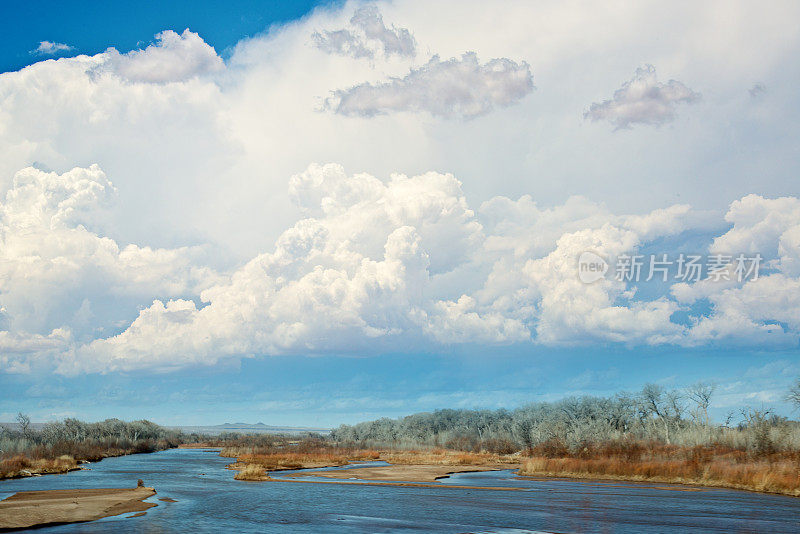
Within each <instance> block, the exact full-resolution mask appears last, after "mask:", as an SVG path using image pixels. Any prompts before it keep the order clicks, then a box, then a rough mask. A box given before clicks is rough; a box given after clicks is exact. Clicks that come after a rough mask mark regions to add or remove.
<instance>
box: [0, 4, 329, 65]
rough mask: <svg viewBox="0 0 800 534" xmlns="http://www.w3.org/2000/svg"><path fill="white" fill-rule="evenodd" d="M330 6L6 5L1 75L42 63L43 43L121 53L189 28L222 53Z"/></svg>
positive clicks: (0, 50)
mask: <svg viewBox="0 0 800 534" xmlns="http://www.w3.org/2000/svg"><path fill="white" fill-rule="evenodd" d="M321 4H324V5H330V4H334V3H333V2H314V1H293V2H278V1H270V2H258V1H242V0H233V1H231V2H224V3H220V2H211V1H197V2H180V1H176V2H152V1H147V2H137V3H136V4H125V3H120V2H99V1H85V2H58V1H54V0H52V1H37V0H34V1H31V2H14V3H11V2H9V3H7V4H6V5H5V6H4V7H3V21H2V22H0V27H2V34H0V72H7V71H14V70H18V69H20V68H22V67H24V66H26V65H30V64H31V63H34V62H36V61H38V60H39V59H41V58H40V57H37V56H36V55H35V54H31V50H35V49H36V48H37V47H38V46H39V43H40V42H42V41H50V42H54V43H63V44H67V45H68V46H71V47H73V48H74V50H71V51H64V52H61V53H58V54H55V56H56V57H58V56H69V55H74V54H76V53H80V54H90V55H91V54H97V53H100V52H103V51H104V50H106V49H107V48H108V47H110V46H113V47H114V48H116V49H117V50H119V51H121V52H127V51H129V50H133V49H136V48H139V47H140V46H141V45H142V44H143V43H144V44H146V43H149V42H150V41H151V40H152V39H153V35H155V34H156V33H158V32H160V31H163V30H175V31H178V32H180V31H183V30H184V29H186V28H191V29H192V30H193V31H195V32H198V33H201V34H202V35H203V36H204V37H203V38H204V40H205V41H206V42H207V43H209V44H210V45H211V46H213V47H214V48H216V49H217V50H218V51H219V52H220V53H223V54H224V53H225V52H226V50H227V49H229V48H231V47H233V46H234V45H235V44H236V43H238V42H239V41H240V40H242V39H243V38H245V37H251V36H254V35H257V34H260V33H263V32H264V31H266V30H267V29H268V28H269V27H270V26H272V25H273V24H279V23H283V22H288V21H291V20H294V19H297V18H300V17H302V16H303V15H306V14H307V13H308V12H309V11H311V10H312V9H313V8H314V7H316V6H318V5H321Z"/></svg>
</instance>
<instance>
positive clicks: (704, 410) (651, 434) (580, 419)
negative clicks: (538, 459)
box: [330, 382, 800, 453]
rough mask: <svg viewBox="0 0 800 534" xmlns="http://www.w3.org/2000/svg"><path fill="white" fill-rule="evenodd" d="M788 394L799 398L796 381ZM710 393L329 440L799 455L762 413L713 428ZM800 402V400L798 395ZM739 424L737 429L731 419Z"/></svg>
mask: <svg viewBox="0 0 800 534" xmlns="http://www.w3.org/2000/svg"><path fill="white" fill-rule="evenodd" d="M796 388H797V389H796V390H795V389H793V390H792V392H790V395H792V394H800V382H799V383H798V385H797V386H796ZM714 391H715V387H714V386H713V385H711V384H705V383H698V384H695V385H693V386H691V387H689V388H685V389H666V388H664V387H662V386H659V385H657V384H647V385H645V386H644V387H643V388H642V390H641V391H639V392H637V393H634V394H629V393H620V394H617V395H613V396H610V397H593V396H583V397H570V398H566V399H563V400H560V401H557V402H537V403H532V404H528V405H526V406H523V407H521V408H517V409H515V410H505V409H500V410H467V409H460V410H436V411H434V412H426V413H417V414H413V415H409V416H406V417H401V418H399V419H389V418H383V419H378V420H375V421H369V422H364V423H359V424H356V425H342V426H340V427H338V428H336V429H334V430H333V431H332V432H331V436H330V437H331V439H332V440H334V441H335V442H338V443H341V444H347V445H355V446H362V447H389V448H420V447H446V448H453V449H459V450H472V451H479V450H486V451H490V452H499V453H511V452H517V451H533V450H534V449H537V448H538V449H540V451H539V452H542V450H545V452H546V449H548V448H555V449H559V450H568V451H573V452H574V451H577V450H580V449H582V448H585V447H587V446H594V445H596V444H598V443H608V442H620V441H630V440H639V441H652V442H660V443H664V444H667V445H671V444H674V445H679V446H698V445H721V446H726V447H731V448H735V449H745V450H748V451H752V452H754V453H769V452H772V451H776V450H787V449H792V450H800V423H797V422H795V421H789V420H788V419H786V418H784V417H781V416H778V415H776V414H774V413H773V412H772V411H771V410H769V409H753V408H745V409H743V410H741V411H740V413H739V414H738V415H739V417H735V416H736V414H734V413H730V414H729V415H728V417H727V418H726V420H725V421H724V422H722V423H713V422H712V421H711V420H710V417H709V407H710V405H711V400H712V398H713V394H714ZM798 398H800V395H799V396H798ZM734 418H736V419H738V422H737V423H736V424H733V423H732V421H733V420H734Z"/></svg>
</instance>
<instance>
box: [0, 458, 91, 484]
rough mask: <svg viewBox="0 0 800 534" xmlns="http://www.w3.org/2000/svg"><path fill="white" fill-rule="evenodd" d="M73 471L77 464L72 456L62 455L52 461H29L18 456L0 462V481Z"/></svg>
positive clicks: (42, 459) (43, 459)
mask: <svg viewBox="0 0 800 534" xmlns="http://www.w3.org/2000/svg"><path fill="white" fill-rule="evenodd" d="M75 469H78V462H76V461H75V458H73V457H72V456H68V455H62V456H59V457H58V458H54V459H48V458H36V459H30V458H28V457H27V456H24V455H21V454H18V455H16V456H12V457H11V458H6V459H4V460H2V461H0V479H2V478H18V477H24V476H31V475H44V474H48V473H66V472H68V471H73V470H75Z"/></svg>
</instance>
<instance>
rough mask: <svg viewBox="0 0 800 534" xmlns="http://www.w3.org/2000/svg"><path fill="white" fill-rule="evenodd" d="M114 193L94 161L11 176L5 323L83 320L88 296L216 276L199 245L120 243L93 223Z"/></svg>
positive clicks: (192, 289) (0, 239) (2, 285)
mask: <svg viewBox="0 0 800 534" xmlns="http://www.w3.org/2000/svg"><path fill="white" fill-rule="evenodd" d="M114 195H115V188H114V186H113V184H112V183H111V182H110V181H109V180H108V179H107V178H106V175H105V173H104V172H103V171H102V170H101V169H100V168H99V167H98V166H96V165H93V166H91V167H89V168H75V169H73V170H71V171H68V172H65V173H63V174H58V173H54V172H44V171H41V170H38V169H35V168H33V167H30V168H27V169H23V170H21V171H19V172H18V173H17V174H16V175H15V176H14V180H13V185H12V187H11V189H9V191H8V192H7V193H6V195H5V200H4V201H3V202H0V305H2V308H3V312H4V314H5V316H6V317H7V320H6V322H7V323H9V324H8V325H7V326H8V327H10V328H11V329H13V330H15V331H31V332H42V331H50V330H51V329H53V328H58V327H61V326H62V325H65V324H67V323H69V322H70V319H69V317H71V316H74V315H75V314H77V313H78V312H79V311H80V310H82V311H81V314H82V316H83V318H84V319H85V318H86V317H85V316H86V315H87V314H88V313H89V308H90V304H88V300H87V299H89V300H95V303H98V302H103V301H113V300H114V299H120V298H123V299H124V298H125V297H141V296H142V295H151V294H153V292H155V293H156V294H162V295H182V294H196V293H198V292H199V290H200V289H201V288H203V287H204V286H205V285H207V284H210V283H212V282H213V281H214V280H215V278H214V276H215V275H214V273H213V271H212V270H210V269H208V268H207V267H204V266H203V265H202V261H203V256H204V254H203V251H202V249H200V248H191V247H182V248H177V249H153V248H150V247H139V246H137V245H135V244H129V245H126V246H119V245H118V244H117V243H116V241H114V240H113V239H111V238H108V237H103V236H100V235H98V234H97V233H95V232H94V231H92V230H90V228H97V227H99V226H101V225H102V219H103V216H102V212H103V209H104V208H105V207H106V206H107V205H108V204H109V202H111V201H112V199H113V197H114ZM117 313H119V312H117ZM76 318H81V316H80V314H79V316H78V317H76ZM101 325H102V322H101V324H95V325H93V326H94V327H98V326H101ZM0 326H2V325H0Z"/></svg>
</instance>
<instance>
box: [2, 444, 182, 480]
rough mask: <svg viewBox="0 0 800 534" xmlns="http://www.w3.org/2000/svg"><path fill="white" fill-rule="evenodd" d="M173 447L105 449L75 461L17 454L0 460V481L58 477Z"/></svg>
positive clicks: (69, 457)
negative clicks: (107, 460)
mask: <svg viewBox="0 0 800 534" xmlns="http://www.w3.org/2000/svg"><path fill="white" fill-rule="evenodd" d="M170 448H173V447H155V448H152V449H150V448H146V449H144V450H143V449H142V448H141V447H138V448H135V449H119V448H113V449H105V450H101V451H94V452H92V453H90V454H86V455H84V456H83V457H79V458H78V459H75V458H74V457H73V456H71V455H66V454H65V455H61V456H59V457H58V458H29V457H28V456H26V455H24V454H17V455H15V456H12V457H11V458H5V459H3V460H0V480H3V479H9V478H25V477H31V476H40V475H60V474H64V473H69V472H70V471H77V470H79V469H83V468H82V467H81V465H83V464H88V463H91V462H99V461H101V460H103V459H104V458H116V457H118V456H127V455H129V454H149V453H153V452H158V451H161V450H166V449H170Z"/></svg>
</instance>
